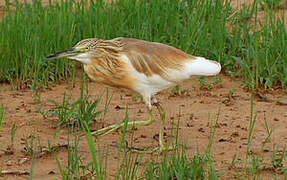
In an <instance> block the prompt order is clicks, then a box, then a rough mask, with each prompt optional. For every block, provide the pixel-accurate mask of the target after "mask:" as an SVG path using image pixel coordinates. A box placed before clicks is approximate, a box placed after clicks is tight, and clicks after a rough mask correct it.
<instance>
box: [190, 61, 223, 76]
mask: <svg viewBox="0 0 287 180" xmlns="http://www.w3.org/2000/svg"><path fill="white" fill-rule="evenodd" d="M220 70H221V65H220V64H219V63H218V62H216V61H212V60H208V59H205V58H203V57H196V58H195V59H193V60H192V61H190V62H189V63H188V71H189V72H190V75H191V76H214V75H217V74H218V73H219V72H220Z"/></svg>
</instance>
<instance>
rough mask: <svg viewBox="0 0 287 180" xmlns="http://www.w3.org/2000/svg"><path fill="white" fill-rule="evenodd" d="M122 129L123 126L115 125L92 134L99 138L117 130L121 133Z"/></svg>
mask: <svg viewBox="0 0 287 180" xmlns="http://www.w3.org/2000/svg"><path fill="white" fill-rule="evenodd" d="M122 127H123V124H114V125H111V126H108V127H105V128H102V129H99V130H96V131H93V132H92V133H91V134H92V135H93V136H96V137H97V136H103V135H106V134H109V133H111V132H113V131H116V130H118V132H119V133H120V130H121V129H122Z"/></svg>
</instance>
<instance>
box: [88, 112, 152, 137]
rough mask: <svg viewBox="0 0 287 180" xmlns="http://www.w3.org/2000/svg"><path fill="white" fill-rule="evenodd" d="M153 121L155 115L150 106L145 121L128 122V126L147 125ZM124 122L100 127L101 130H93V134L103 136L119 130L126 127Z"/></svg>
mask: <svg viewBox="0 0 287 180" xmlns="http://www.w3.org/2000/svg"><path fill="white" fill-rule="evenodd" d="M152 121H153V117H152V111H151V109H150V108H148V118H147V120H145V121H131V122H128V124H127V125H128V126H137V125H142V126H147V125H149V124H151V123H152ZM124 124H125V123H124V122H123V123H120V124H113V125H111V126H108V127H105V128H102V129H99V130H96V131H94V132H92V135H94V136H103V135H106V134H109V133H111V132H113V131H115V130H118V129H120V128H123V127H124Z"/></svg>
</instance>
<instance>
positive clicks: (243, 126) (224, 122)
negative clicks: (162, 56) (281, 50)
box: [0, 0, 287, 179]
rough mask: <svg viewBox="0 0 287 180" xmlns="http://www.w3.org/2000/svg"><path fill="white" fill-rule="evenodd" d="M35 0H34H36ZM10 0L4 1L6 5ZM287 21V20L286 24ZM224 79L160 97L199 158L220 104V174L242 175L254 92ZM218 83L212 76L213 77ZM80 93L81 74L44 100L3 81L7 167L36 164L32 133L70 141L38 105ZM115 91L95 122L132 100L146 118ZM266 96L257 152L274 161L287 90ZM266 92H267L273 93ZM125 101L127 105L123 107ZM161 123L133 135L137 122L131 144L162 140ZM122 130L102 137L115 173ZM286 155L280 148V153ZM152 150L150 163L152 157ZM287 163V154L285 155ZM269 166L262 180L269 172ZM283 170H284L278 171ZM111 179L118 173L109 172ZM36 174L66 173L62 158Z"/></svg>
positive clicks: (42, 162) (112, 118)
mask: <svg viewBox="0 0 287 180" xmlns="http://www.w3.org/2000/svg"><path fill="white" fill-rule="evenodd" d="M28 2H31V0H30V1H29V0H28ZM46 2H47V1H44V3H46ZM3 3H4V1H2V0H0V7H1V6H3ZM244 3H250V1H233V6H235V7H240V6H241V5H242V4H244ZM285 20H287V18H285ZM286 24H287V23H286ZM220 78H221V79H222V82H221V83H219V84H217V85H214V86H213V87H212V88H211V89H205V88H202V87H201V86H200V85H199V82H198V81H194V80H193V81H185V82H183V83H182V84H181V86H182V87H183V88H184V89H185V90H186V91H188V93H184V94H182V95H176V96H171V93H170V91H171V89H172V88H171V89H167V90H165V91H162V92H161V93H159V94H158V95H157V99H158V100H159V101H160V102H161V103H162V105H163V107H164V109H165V110H166V112H167V113H166V123H165V133H166V135H167V136H168V135H170V130H171V127H172V122H173V121H174V120H177V119H178V117H180V122H179V142H180V143H184V144H186V147H187V154H188V156H189V157H190V158H192V156H193V154H194V153H197V152H199V153H204V152H205V151H206V149H207V146H208V140H209V121H210V119H211V120H215V119H216V114H217V113H218V111H219V109H220V116H219V120H218V126H217V127H216V133H215V137H214V139H213V140H214V142H213V147H212V156H213V158H214V161H215V162H214V163H215V165H216V170H217V171H218V172H219V174H220V176H219V178H220V179H231V178H232V177H233V176H234V174H235V169H237V168H240V167H241V166H242V165H238V166H237V167H236V168H230V162H231V161H232V158H233V156H234V155H236V159H237V160H243V159H244V158H245V152H246V147H247V137H248V127H249V121H250V97H251V94H250V92H248V91H246V89H245V88H244V87H242V86H241V85H240V83H239V82H237V81H236V80H234V79H231V78H230V77H226V76H224V75H220ZM210 82H212V81H211V80H210ZM232 89H234V94H233V96H232V97H231V98H229V94H230V91H231V90H232ZM105 90H106V88H105V87H103V86H101V85H97V84H94V83H90V86H89V93H90V100H91V101H92V100H95V99H96V98H97V97H99V96H100V95H102V94H103V93H104V92H105ZM65 93H66V94H67V95H72V96H73V98H74V99H77V98H78V97H79V93H80V82H79V80H77V82H76V85H75V87H72V86H71V84H68V83H61V84H58V85H55V86H54V87H52V88H51V89H50V90H45V91H43V92H41V102H39V103H34V102H33V101H32V97H33V96H35V95H34V93H33V92H32V91H31V90H29V89H24V90H18V91H16V90H12V87H11V86H10V85H7V84H0V104H4V106H5V117H4V121H3V125H2V127H1V128H0V167H1V169H2V170H11V171H13V170H24V171H30V167H31V163H32V161H31V159H32V158H31V156H30V155H27V154H25V153H24V152H23V150H25V149H24V148H25V140H28V139H30V137H31V136H35V137H36V138H35V144H37V146H38V147H39V146H47V142H48V140H49V141H50V142H51V143H52V144H53V145H55V144H58V143H59V144H62V143H66V142H67V134H68V130H67V129H65V128H64V129H61V130H60V132H59V135H58V136H57V137H56V139H54V135H55V133H56V131H57V129H56V126H57V122H56V120H53V121H49V120H45V119H43V117H42V116H41V115H40V114H39V113H38V112H37V111H36V110H35V107H39V108H41V109H43V110H48V109H51V108H52V103H51V102H50V101H49V100H56V101H58V102H61V101H62V99H63V96H64V94H65ZM110 94H113V97H112V100H111V104H110V107H109V111H108V113H107V116H106V117H105V120H103V115H101V116H100V117H99V118H97V119H95V121H94V124H93V125H92V126H91V127H92V128H93V129H97V128H100V127H102V126H107V125H110V124H114V123H118V122H121V121H122V120H123V118H124V114H125V109H124V107H125V106H126V104H128V105H129V106H128V107H129V109H128V111H129V116H130V120H142V119H144V118H146V107H145V105H144V103H142V102H141V101H140V100H139V99H138V100H136V101H134V100H133V98H132V96H133V94H131V93H130V92H128V91H125V90H117V89H112V88H110ZM262 95H263V96H258V95H257V96H256V97H255V101H254V112H255V113H256V114H257V119H256V124H255V129H254V135H253V140H252V145H251V150H250V153H255V154H258V155H259V156H260V157H265V159H266V162H267V161H268V157H270V155H271V154H272V152H273V151H274V149H275V148H278V149H279V150H282V149H283V147H284V146H285V145H286V141H287V134H286V130H287V125H286V124H287V110H286V108H287V107H286V105H282V104H278V103H277V100H278V98H282V97H285V98H286V97H287V93H286V92H283V91H280V90H274V91H269V92H268V93H267V92H264V93H262ZM265 97H266V98H267V99H265ZM104 103H105V98H103V99H102V100H101V102H100V104H99V110H101V109H103V107H104ZM119 107H120V108H119ZM154 115H155V122H154V123H153V124H152V125H150V126H148V127H138V128H136V130H135V131H134V139H133V140H131V136H132V132H133V131H132V130H131V129H130V128H129V130H128V133H127V140H128V143H129V144H131V142H132V143H133V145H134V146H136V147H140V148H152V147H154V146H156V145H157V138H156V137H157V136H158V127H159V124H160V122H159V115H158V114H157V111H156V110H154ZM265 120H266V122H267V123H268V125H269V128H270V129H274V133H273V135H272V137H271V139H270V141H268V142H267V143H266V145H265V147H264V148H263V149H262V148H261V146H262V143H263V141H264V139H265V137H266V136H267V132H266V129H265V126H264V123H265ZM13 124H16V135H15V144H14V146H13V150H12V151H11V152H13V154H9V152H8V151H7V147H8V146H9V145H10V143H11V140H10V139H11V135H10V132H11V127H12V125H13ZM167 136H165V138H166V139H167ZM119 140H120V136H119V135H118V134H117V133H116V132H114V133H111V134H109V135H107V136H104V137H102V138H100V139H99V140H97V141H95V146H96V147H99V149H98V151H103V149H104V148H108V154H109V155H108V161H107V163H108V169H107V171H108V174H112V173H113V172H114V170H115V169H116V163H115V161H116V158H117V155H116V154H117V146H118V142H119ZM79 146H80V148H79V149H80V150H79V153H80V154H81V155H82V157H83V161H84V162H86V161H90V155H89V150H88V148H87V143H86V140H85V139H84V138H83V139H81V140H80V144H79ZM55 155H56V156H57V157H58V158H59V160H60V161H61V162H62V163H63V164H66V162H67V149H66V148H65V147H62V148H60V149H58V150H57V151H56V154H55ZM279 155H280V152H279ZM149 158H150V157H149V155H147V156H146V159H145V160H144V162H146V161H147V159H149ZM284 164H285V166H286V164H287V163H286V160H285V161H284ZM268 173H274V172H272V171H271V172H269V171H266V172H264V173H263V175H262V177H261V179H269V177H270V176H267V175H268ZM275 176H279V177H280V174H277V173H275ZM109 177H110V178H111V176H109ZM27 178H28V175H6V176H0V179H27ZM34 179H61V176H60V173H59V169H58V167H57V164H56V160H55V158H54V156H53V155H51V154H47V153H42V154H41V155H40V156H39V157H37V158H36V161H35V171H34Z"/></svg>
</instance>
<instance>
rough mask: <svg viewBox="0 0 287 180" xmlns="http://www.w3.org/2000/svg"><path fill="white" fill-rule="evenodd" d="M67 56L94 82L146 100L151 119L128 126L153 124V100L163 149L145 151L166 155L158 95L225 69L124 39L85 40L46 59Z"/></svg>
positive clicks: (104, 131)
mask: <svg viewBox="0 0 287 180" xmlns="http://www.w3.org/2000/svg"><path fill="white" fill-rule="evenodd" d="M63 57H65V58H68V59H72V60H76V61H79V62H81V63H82V64H83V65H84V70H85V72H86V73H87V75H88V76H89V78H90V79H91V80H92V81H95V82H97V83H101V84H105V85H108V86H112V87H116V88H125V89H129V90H132V91H134V92H137V93H139V94H140V95H141V96H142V97H143V100H144V102H145V103H146V105H147V109H148V117H147V120H145V121H133V122H128V125H131V126H136V125H145V126H146V125H150V124H151V123H152V122H153V116H152V103H151V101H153V105H155V106H156V107H157V109H158V112H159V114H160V118H161V123H160V129H159V147H157V148H155V149H152V150H149V151H145V152H155V151H157V152H162V151H163V150H165V149H169V148H170V147H166V146H165V145H164V143H163V131H164V130H163V128H164V119H165V113H164V110H163V108H162V106H161V105H160V103H159V102H158V101H157V100H156V98H155V94H156V93H158V92H159V91H161V90H163V89H166V88H168V87H170V86H173V85H175V84H178V83H179V82H181V81H183V80H186V79H189V78H190V76H194V75H197V76H213V75H216V74H218V73H219V72H220V70H221V66H220V64H219V63H218V62H216V61H211V60H207V59H205V58H203V57H196V56H192V55H189V54H186V53H185V52H183V51H181V50H179V49H176V48H174V47H171V46H168V45H165V44H161V43H157V42H149V41H144V40H138V39H133V38H124V37H119V38H115V39H112V40H101V39H96V38H90V39H85V40H82V41H80V42H78V43H77V44H76V45H75V46H74V47H72V48H71V49H67V50H64V51H60V52H57V53H55V54H52V55H49V56H47V57H46V58H48V59H54V58H63ZM123 126H124V123H121V124H114V125H111V126H108V127H105V128H102V129H99V130H97V131H94V132H92V134H93V135H95V136H100V135H104V134H108V133H110V132H112V131H115V130H118V129H119V128H122V127H123Z"/></svg>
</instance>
